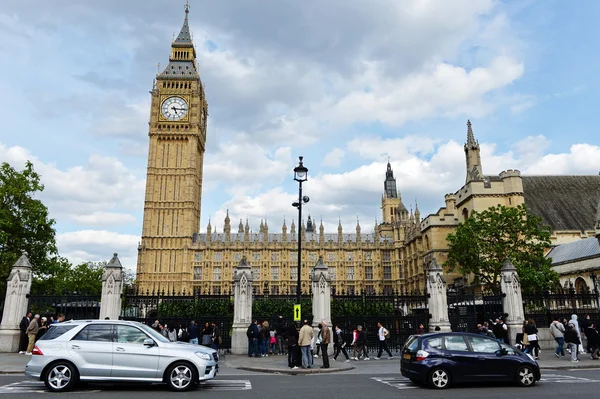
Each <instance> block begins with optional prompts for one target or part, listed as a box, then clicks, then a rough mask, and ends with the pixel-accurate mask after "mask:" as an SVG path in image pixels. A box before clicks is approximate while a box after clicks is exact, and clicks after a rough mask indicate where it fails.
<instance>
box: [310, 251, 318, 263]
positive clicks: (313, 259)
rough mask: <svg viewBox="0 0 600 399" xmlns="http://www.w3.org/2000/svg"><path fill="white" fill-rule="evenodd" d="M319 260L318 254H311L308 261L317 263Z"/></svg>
mask: <svg viewBox="0 0 600 399" xmlns="http://www.w3.org/2000/svg"><path fill="white" fill-rule="evenodd" d="M317 259H318V257H317V253H316V252H311V253H310V254H309V255H308V260H309V261H311V262H316V261H317Z"/></svg>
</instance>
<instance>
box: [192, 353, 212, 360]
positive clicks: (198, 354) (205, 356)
mask: <svg viewBox="0 0 600 399" xmlns="http://www.w3.org/2000/svg"><path fill="white" fill-rule="evenodd" d="M194 353H196V356H198V357H199V358H200V359H204V360H212V358H211V357H210V355H209V354H208V353H202V352H194Z"/></svg>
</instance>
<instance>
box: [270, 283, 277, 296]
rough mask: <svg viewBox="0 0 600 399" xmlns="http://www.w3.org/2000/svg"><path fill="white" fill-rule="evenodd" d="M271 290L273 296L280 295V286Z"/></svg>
mask: <svg viewBox="0 0 600 399" xmlns="http://www.w3.org/2000/svg"><path fill="white" fill-rule="evenodd" d="M270 288H271V295H279V286H278V285H272V286H271V287H270Z"/></svg>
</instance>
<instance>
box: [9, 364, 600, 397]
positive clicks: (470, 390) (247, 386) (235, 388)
mask: <svg viewBox="0 0 600 399" xmlns="http://www.w3.org/2000/svg"><path fill="white" fill-rule="evenodd" d="M599 384H600V370H577V371H572V370H557V371H547V372H543V374H542V381H539V382H538V383H537V384H536V385H535V386H534V387H531V388H519V387H516V386H510V385H506V384H496V385H478V386H459V387H454V388H450V389H448V390H445V391H436V390H433V389H430V388H425V387H419V386H415V385H413V384H411V383H410V381H408V380H407V379H405V378H403V377H401V376H400V375H399V374H384V375H361V374H342V373H340V374H322V375H303V376H300V375H298V376H288V375H274V374H254V373H250V372H248V373H244V374H239V375H227V376H221V377H219V378H216V379H215V380H213V381H209V382H207V383H206V384H204V385H202V386H201V387H200V388H198V389H196V390H194V391H191V392H186V393H181V394H177V397H182V398H192V397H201V396H203V395H210V397H211V399H220V398H223V399H225V398H232V397H234V396H239V397H242V396H243V397H244V399H250V398H256V399H264V398H265V397H270V398H281V397H287V396H289V397H296V396H298V395H300V396H299V397H301V398H302V399H309V398H319V399H321V398H323V397H327V398H330V399H338V398H339V399H347V398H377V399H385V398H394V399H397V398H398V397H399V395H403V394H408V395H410V396H411V399H412V398H458V397H460V398H461V399H469V398H473V399H475V398H476V399H482V398H498V397H500V395H502V397H514V398H522V397H527V398H528V399H532V398H540V399H542V398H543V399H548V398H549V397H595V396H596V394H597V392H598V389H599V388H600V385H599ZM47 395H49V393H48V392H47V391H46V390H45V388H44V385H43V383H41V382H38V381H33V380H28V379H27V378H25V377H24V376H22V375H2V376H0V397H11V396H14V397H17V396H19V397H25V396H27V398H42V397H45V398H48V396H47ZM165 395H172V394H170V393H169V391H168V390H167V389H166V387H165V386H162V385H152V386H137V385H136V386H132V385H116V386H115V385H103V384H89V385H88V386H86V387H82V388H79V389H77V390H75V391H73V392H71V393H69V394H65V397H73V398H78V397H84V396H85V397H89V399H95V398H98V399H102V398H121V397H124V396H126V397H127V398H128V399H134V398H145V399H147V398H161V399H162V398H163V397H164V396H165ZM61 396H62V395H61Z"/></svg>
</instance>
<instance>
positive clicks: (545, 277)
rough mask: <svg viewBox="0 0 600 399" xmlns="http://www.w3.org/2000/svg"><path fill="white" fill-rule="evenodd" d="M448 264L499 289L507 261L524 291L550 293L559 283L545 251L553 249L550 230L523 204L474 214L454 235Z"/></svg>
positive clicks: (450, 240)
mask: <svg viewBox="0 0 600 399" xmlns="http://www.w3.org/2000/svg"><path fill="white" fill-rule="evenodd" d="M446 239H447V241H448V244H449V248H450V250H449V253H448V260H447V261H446V263H445V265H446V266H447V267H448V268H449V270H450V271H454V270H458V271H459V272H460V273H461V274H462V275H469V274H472V275H473V276H474V278H475V283H476V284H479V283H480V284H483V285H485V286H487V287H489V288H492V289H493V290H495V291H496V292H499V290H500V285H499V284H500V283H499V277H500V270H501V268H502V265H503V263H504V261H505V260H506V259H509V260H510V261H511V262H512V263H513V264H514V265H515V267H516V269H517V273H518V274H519V278H520V281H521V286H522V288H523V290H524V291H526V292H532V291H537V292H541V291H544V290H548V289H550V288H551V287H553V286H554V285H555V283H556V282H557V281H558V274H557V273H556V272H555V271H554V270H552V268H551V260H550V259H546V258H545V256H544V251H545V249H546V248H548V247H550V245H551V243H550V228H549V227H547V226H545V225H543V224H542V220H541V219H540V218H538V217H536V216H535V215H530V214H527V210H526V208H525V206H524V205H519V206H517V207H505V206H498V207H491V208H489V209H487V210H485V211H483V212H481V213H478V212H473V214H472V215H471V217H469V218H468V219H467V220H466V221H465V222H464V223H461V224H460V225H458V227H457V229H456V232H455V233H454V234H449V235H448V237H447V238H446Z"/></svg>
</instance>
